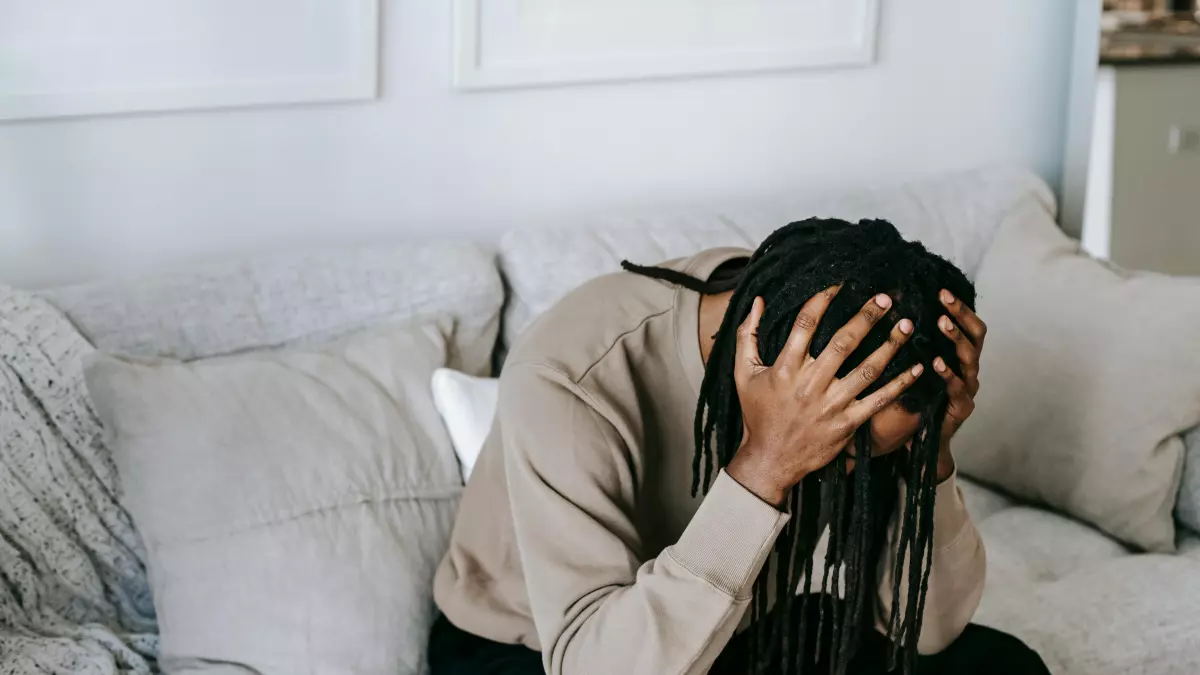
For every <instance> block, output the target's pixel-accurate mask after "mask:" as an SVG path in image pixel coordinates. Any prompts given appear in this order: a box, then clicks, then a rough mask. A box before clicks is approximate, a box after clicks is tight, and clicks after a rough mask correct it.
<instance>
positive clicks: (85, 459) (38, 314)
mask: <svg viewBox="0 0 1200 675" xmlns="http://www.w3.org/2000/svg"><path fill="white" fill-rule="evenodd" d="M91 351H92V347H91V345H89V344H88V343H87V341H86V340H84V339H83V337H82V336H80V335H79V332H78V331H76V330H75V328H74V327H73V326H71V324H70V323H69V322H68V321H67V320H66V319H65V318H64V317H63V316H62V315H61V314H60V313H59V312H58V311H57V310H55V309H54V308H53V307H51V306H50V305H49V304H47V303H46V302H45V301H44V300H41V299H40V298H37V297H34V296H32V295H30V294H28V293H24V292H21V291H15V290H12V289H10V288H7V287H4V286H0V674H2V675H60V674H65V673H83V674H86V675H117V674H122V675H148V674H149V673H151V672H152V665H153V663H154V658H155V657H156V656H157V652H158V636H157V635H156V634H155V622H154V608H153V606H152V605H151V602H150V587H149V584H148V583H147V581H146V575H145V571H144V562H143V560H144V557H145V552H144V549H143V547H142V542H141V540H140V539H139V537H138V534H137V532H135V530H134V527H133V522H132V520H131V519H130V517H129V514H128V513H126V511H125V510H124V509H123V508H122V507H121V506H120V504H119V503H118V496H119V494H120V491H121V487H120V482H119V480H118V477H117V472H116V468H115V467H114V466H113V460H112V457H111V456H110V454H109V451H108V448H107V447H106V446H105V445H104V444H103V442H102V440H101V429H100V422H99V420H97V419H96V415H95V413H94V412H93V410H92V407H91V405H90V403H89V401H88V398H87V393H86V391H85V389H84V382H83V366H82V360H83V359H84V357H85V356H86V355H87V354H89V353H90V352H91Z"/></svg>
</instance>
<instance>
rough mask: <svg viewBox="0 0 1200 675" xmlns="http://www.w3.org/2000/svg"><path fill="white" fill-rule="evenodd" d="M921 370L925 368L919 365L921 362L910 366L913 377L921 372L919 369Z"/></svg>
mask: <svg viewBox="0 0 1200 675" xmlns="http://www.w3.org/2000/svg"><path fill="white" fill-rule="evenodd" d="M923 370H925V366H923V365H921V364H919V363H918V364H917V365H915V366H913V367H912V374H913V377H916V376H918V375H920V374H921V371H923Z"/></svg>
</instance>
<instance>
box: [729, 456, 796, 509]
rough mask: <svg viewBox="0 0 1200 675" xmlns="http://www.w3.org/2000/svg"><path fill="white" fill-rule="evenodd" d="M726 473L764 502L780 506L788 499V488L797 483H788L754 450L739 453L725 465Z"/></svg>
mask: <svg viewBox="0 0 1200 675" xmlns="http://www.w3.org/2000/svg"><path fill="white" fill-rule="evenodd" d="M725 473H726V474H728V475H729V477H730V478H732V479H734V480H735V481H737V483H738V484H739V485H741V486H742V487H744V488H746V490H748V491H749V492H750V493H751V494H753V495H754V496H756V497H758V498H759V499H761V500H763V501H764V502H766V503H768V504H770V505H771V506H774V507H776V508H779V507H781V506H783V503H784V502H785V501H786V500H787V494H788V490H790V489H791V487H792V485H794V484H795V483H791V484H787V481H784V480H781V479H780V477H779V475H778V472H777V471H776V470H775V468H774V467H773V466H772V465H771V464H770V463H769V462H765V461H763V460H761V459H760V457H759V455H757V453H754V452H752V451H750V452H742V450H741V449H739V451H738V453H737V454H736V455H734V457H733V459H732V460H730V462H729V465H728V466H726V467H725Z"/></svg>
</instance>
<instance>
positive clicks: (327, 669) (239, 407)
mask: <svg viewBox="0 0 1200 675" xmlns="http://www.w3.org/2000/svg"><path fill="white" fill-rule="evenodd" d="M449 323H450V322H449V321H448V320H447V321H444V322H441V323H440V325H435V324H422V325H420V326H412V327H407V326H385V327H380V328H376V329H372V330H371V331H368V332H365V333H361V334H356V335H354V336H351V337H348V338H344V339H342V340H339V341H337V342H335V343H333V344H331V345H328V346H326V347H324V348H320V349H310V350H301V349H289V350H281V351H269V352H255V353H248V354H243V355H237V356H230V357H221V358H215V359H209V360H201V361H193V362H190V363H182V362H179V361H173V360H162V359H157V360H137V359H129V358H116V357H111V356H99V357H96V358H95V360H94V362H93V363H91V365H89V367H88V368H87V382H88V388H89V390H90V392H91V394H92V398H93V400H94V401H95V405H96V409H97V412H98V413H99V415H100V417H101V419H103V420H104V423H105V429H106V431H107V432H108V433H109V434H110V436H111V438H112V444H111V445H112V448H113V455H114V458H115V460H116V465H117V468H118V470H119V471H120V475H121V477H122V480H123V483H124V486H125V496H124V503H125V504H127V506H128V508H129V510H130V512H131V513H133V516H134V518H135V521H136V523H137V526H138V529H139V531H140V532H141V533H142V536H143V537H144V538H145V541H146V548H147V551H148V555H149V569H150V576H151V579H152V581H153V588H154V604H155V607H156V609H157V610H158V619H159V627H160V631H161V640H162V650H161V660H160V663H161V664H162V666H163V668H164V669H165V670H166V671H167V672H184V671H186V672H188V673H193V672H214V673H216V672H221V673H224V672H245V673H251V672H253V673H256V674H258V675H275V674H278V675H292V674H293V673H347V674H352V675H415V674H417V673H422V672H424V670H425V656H424V654H425V645H426V641H427V640H428V627H429V626H430V624H431V622H432V617H433V611H434V608H433V602H432V597H431V586H432V579H433V572H434V569H435V567H436V565H437V563H438V561H439V560H440V557H441V555H442V554H443V553H444V551H445V547H446V545H447V539H448V536H449V532H450V528H451V526H452V523H453V517H454V512H455V508H456V504H457V499H458V496H459V493H460V491H461V481H460V478H459V474H458V471H457V468H456V467H455V464H454V454H453V450H452V449H451V447H450V441H449V438H448V437H447V436H446V432H445V430H444V429H443V427H442V424H441V421H440V420H439V418H438V415H437V411H436V410H435V409H434V406H433V401H432V397H431V396H430V393H429V381H430V377H431V376H432V374H433V371H434V369H436V368H438V367H441V366H443V365H444V363H445V359H446V352H447V346H446V341H445V338H444V332H445V330H446V329H447V328H448V325H449Z"/></svg>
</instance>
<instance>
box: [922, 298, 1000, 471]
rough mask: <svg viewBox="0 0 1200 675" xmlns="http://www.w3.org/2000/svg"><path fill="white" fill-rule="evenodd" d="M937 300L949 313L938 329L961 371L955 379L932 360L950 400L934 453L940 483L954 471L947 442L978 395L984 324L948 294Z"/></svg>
mask: <svg viewBox="0 0 1200 675" xmlns="http://www.w3.org/2000/svg"><path fill="white" fill-rule="evenodd" d="M939 298H940V299H941V301H942V304H943V305H945V307H946V310H947V311H948V312H949V313H950V314H949V316H942V318H940V319H938V328H940V329H941V331H942V333H944V334H945V335H946V337H948V338H950V339H951V340H954V345H955V346H954V351H955V354H956V355H957V356H958V360H959V362H960V363H961V364H962V371H963V374H962V377H959V376H958V375H955V374H954V371H952V370H950V369H949V368H947V367H946V362H945V361H943V360H942V357H940V356H939V357H938V358H936V359H934V360H933V369H934V371H935V372H937V374H938V375H941V376H942V379H944V380H945V381H946V394H947V395H948V396H949V399H950V400H949V405H948V407H947V408H946V419H945V420H944V421H943V422H942V437H941V446H940V450H939V451H938V480H939V481H943V480H946V478H948V477H949V476H950V474H951V473H953V472H954V456H953V455H952V454H951V453H950V439H951V438H952V437H953V436H954V434H955V433H956V432H957V431H958V429H959V427H961V426H962V424H963V422H965V421H967V418H968V417H970V416H971V413H972V412H974V411H975V394H976V393H978V392H979V355H980V353H981V352H982V351H983V339H984V337H986V336H987V325H986V324H984V323H983V321H982V320H981V319H980V318H979V317H978V316H977V315H976V314H975V312H973V311H971V309H970V308H969V307H967V306H966V305H965V304H963V303H962V302H960V301H959V300H958V299H957V298H955V297H954V295H953V294H951V293H950V291H947V290H943V291H942V292H941V294H940V295H939ZM952 319H953V320H952Z"/></svg>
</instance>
